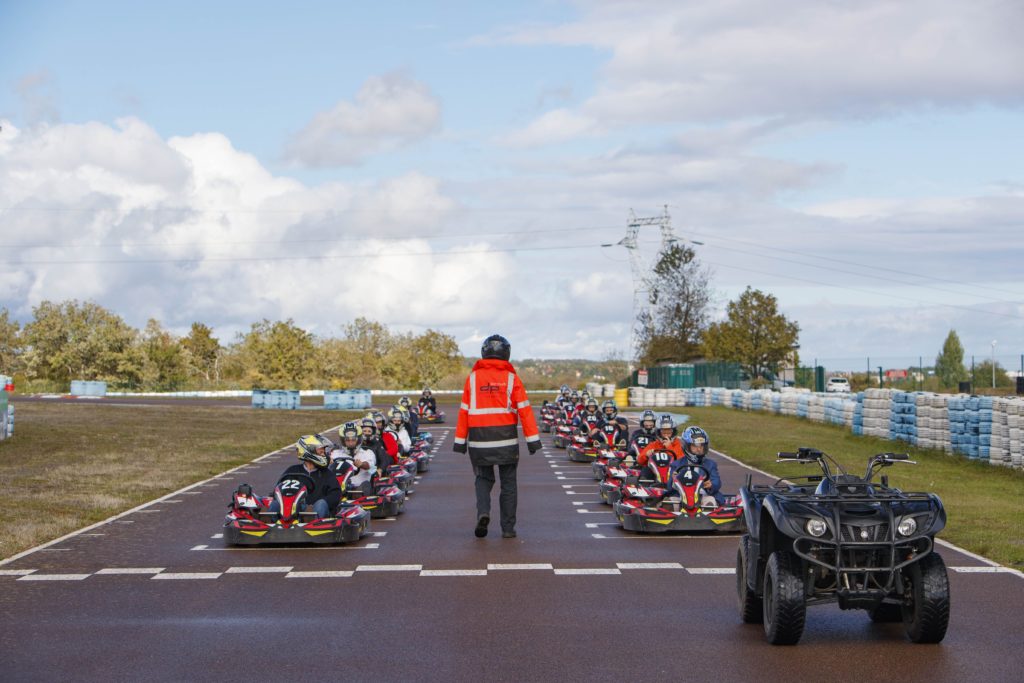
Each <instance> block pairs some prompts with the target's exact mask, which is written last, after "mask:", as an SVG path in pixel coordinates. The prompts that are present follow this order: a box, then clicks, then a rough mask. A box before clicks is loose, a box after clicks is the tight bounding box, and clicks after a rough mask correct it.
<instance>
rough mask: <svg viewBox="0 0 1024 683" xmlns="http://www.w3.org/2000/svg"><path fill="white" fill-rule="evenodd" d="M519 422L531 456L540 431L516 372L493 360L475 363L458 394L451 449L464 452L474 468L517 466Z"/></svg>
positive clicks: (538, 447)
mask: <svg viewBox="0 0 1024 683" xmlns="http://www.w3.org/2000/svg"><path fill="white" fill-rule="evenodd" d="M519 422H522V425H523V434H524V435H525V436H526V447H527V448H529V449H530V452H531V453H533V452H535V451H537V450H539V449H540V430H538V429H537V420H536V418H535V417H534V416H533V409H532V408H531V407H530V399H529V398H528V397H527V395H526V387H524V386H523V382H522V380H520V379H519V375H517V374H516V369H515V368H514V367H512V364H511V363H509V362H508V361H504V360H499V359H497V358H483V359H481V360H478V361H477V362H476V364H475V365H474V366H473V371H472V372H470V373H469V377H467V378H466V385H465V387H464V388H463V390H462V405H460V406H459V421H458V424H457V425H456V427H455V445H454V446H453V449H454V450H455V452H457V453H465V452H467V450H468V452H469V459H470V461H471V462H472V463H473V466H474V467H480V466H484V465H508V464H512V463H515V462H518V461H519V432H518V428H517V424H518V423H519Z"/></svg>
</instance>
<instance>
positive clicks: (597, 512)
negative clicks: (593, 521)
mask: <svg viewBox="0 0 1024 683" xmlns="http://www.w3.org/2000/svg"><path fill="white" fill-rule="evenodd" d="M576 512H578V513H580V514H581V515H613V514H615V513H614V512H612V511H611V509H610V508H609V509H607V510H584V509H583V508H576Z"/></svg>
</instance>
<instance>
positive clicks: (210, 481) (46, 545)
mask: <svg viewBox="0 0 1024 683" xmlns="http://www.w3.org/2000/svg"><path fill="white" fill-rule="evenodd" d="M341 426H342V425H338V427H341ZM338 427H334V429H338ZM328 431H331V430H328ZM282 450H283V449H278V450H276V451H273V452H271V453H266V454H264V455H262V456H260V457H259V458H256V459H255V460H252V461H250V462H248V463H245V464H243V465H239V466H238V467H232V468H231V469H230V470H227V471H226V472H222V473H220V474H218V475H217V476H216V477H210V478H209V479H204V480H203V481H197V482H196V483H194V484H189V485H188V486H184V487H182V488H180V489H178V490H177V491H172V492H170V493H168V494H166V495H163V496H160V497H159V498H156V499H154V500H151V501H149V502H148V503H143V504H142V505H137V506H135V507H133V508H132V509H130V510H125V511H124V512H119V513H117V514H116V515H114V516H112V517H107V518H106V519H104V520H102V521H100V522H96V523H95V524H90V525H89V526H86V527H82V528H81V529H76V530H75V531H72V532H71V533H68V534H64V535H63V536H60V537H58V538H55V539H53V540H52V541H47V542H46V543H42V544H40V545H37V546H35V547H33V548H29V549H28V550H23V551H21V552H20V553H17V554H16V555H11V556H10V557H8V558H6V559H4V560H0V567H2V566H3V565H5V564H10V563H11V562H14V561H15V560H20V559H21V558H23V557H25V556H26V555H31V554H32V553H34V552H38V551H40V550H42V549H43V548H49V547H50V546H52V545H57V544H58V543H60V542H62V541H66V540H67V539H69V538H72V537H74V536H78V535H79V534H82V533H84V532H86V531H92V530H93V529H96V528H98V527H101V526H103V525H104V524H109V523H110V522H114V521H127V522H128V523H131V520H121V518H122V517H126V516H128V515H130V514H132V513H134V512H138V511H139V510H144V509H146V508H148V507H151V506H152V505H155V504H157V503H162V502H163V501H165V500H169V499H171V498H174V497H175V496H177V495H180V494H182V493H184V492H185V491H191V490H192V489H194V488H197V487H199V486H206V485H217V484H216V483H214V482H213V480H214V479H219V478H221V477H224V476H227V475H228V474H231V473H233V472H235V471H236V470H238V468H239V467H245V465H250V464H252V463H253V462H259V461H261V460H263V459H264V458H268V457H270V456H272V455H277V454H278V453H280V452H281V451H282Z"/></svg>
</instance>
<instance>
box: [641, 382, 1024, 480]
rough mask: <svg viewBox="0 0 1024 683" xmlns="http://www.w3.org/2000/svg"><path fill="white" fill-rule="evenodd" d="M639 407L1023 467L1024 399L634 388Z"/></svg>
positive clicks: (890, 391)
mask: <svg viewBox="0 0 1024 683" xmlns="http://www.w3.org/2000/svg"><path fill="white" fill-rule="evenodd" d="M629 404H630V405H631V406H636V407H638V408H660V407H668V406H696V407H701V406H725V407H728V408H733V409H736V410H747V411H754V410H756V411H762V412H771V413H776V414H780V415H791V416H795V417H802V418H805V419H808V420H813V421H815V422H823V423H828V424H835V425H841V426H844V427H847V428H849V429H850V431H852V432H853V433H854V434H858V435H866V436H874V437H878V438H881V439H891V440H896V441H903V442H905V443H909V444H912V445H914V446H920V447H922V448H931V449H935V450H940V451H944V452H946V453H959V454H962V455H966V456H967V457H969V458H972V459H978V460H987V461H988V462H989V463H990V464H992V465H1001V466H1004V467H1013V468H1016V469H1024V452H1022V439H1024V399H1021V398H1017V397H995V398H994V397H992V396H966V395H963V394H953V395H951V394H933V393H928V392H906V391H899V390H896V389H867V390H865V391H862V392H860V393H857V394H839V395H837V394H820V393H812V392H810V391H808V390H806V389H791V388H786V389H783V390H782V391H781V392H776V391H768V390H763V389H762V390H741V389H723V388H718V387H701V388H696V389H647V388H645V387H631V388H630V389H629Z"/></svg>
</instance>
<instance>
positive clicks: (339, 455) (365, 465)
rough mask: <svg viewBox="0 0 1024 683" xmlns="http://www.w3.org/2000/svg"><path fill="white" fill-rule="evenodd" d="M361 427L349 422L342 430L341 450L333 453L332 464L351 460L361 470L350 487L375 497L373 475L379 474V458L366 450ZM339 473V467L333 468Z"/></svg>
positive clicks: (349, 481)
mask: <svg viewBox="0 0 1024 683" xmlns="http://www.w3.org/2000/svg"><path fill="white" fill-rule="evenodd" d="M361 436H362V435H361V434H360V433H359V427H357V426H356V423H355V422H347V423H345V426H344V427H342V428H341V448H339V449H336V450H335V451H333V452H332V453H331V463H332V464H334V463H338V464H340V463H341V461H344V460H351V461H352V462H353V463H354V464H355V466H356V468H357V469H358V470H359V471H358V472H356V473H355V474H354V475H352V478H351V479H349V480H348V485H349V486H350V487H352V488H353V489H359V490H360V491H362V492H363V495H367V496H372V495H373V481H372V480H373V475H375V474H376V473H377V457H376V456H375V455H374V453H373V451H371V450H369V449H368V448H365V447H364V446H363V445H362V443H361V441H362V439H361ZM333 469H334V470H335V471H337V465H335V466H334V468H333Z"/></svg>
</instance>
